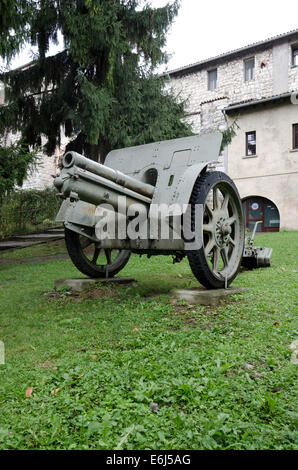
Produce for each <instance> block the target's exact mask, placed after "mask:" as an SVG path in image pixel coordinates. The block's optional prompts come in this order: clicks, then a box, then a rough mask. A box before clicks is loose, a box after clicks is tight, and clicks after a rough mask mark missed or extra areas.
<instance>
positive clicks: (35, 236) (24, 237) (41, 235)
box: [14, 233, 64, 240]
mask: <svg viewBox="0 0 298 470" xmlns="http://www.w3.org/2000/svg"><path fill="white" fill-rule="evenodd" d="M63 237H64V234H60V233H54V234H52V233H32V234H31V235H16V236H15V237H14V238H15V239H17V240H52V239H56V238H63Z"/></svg>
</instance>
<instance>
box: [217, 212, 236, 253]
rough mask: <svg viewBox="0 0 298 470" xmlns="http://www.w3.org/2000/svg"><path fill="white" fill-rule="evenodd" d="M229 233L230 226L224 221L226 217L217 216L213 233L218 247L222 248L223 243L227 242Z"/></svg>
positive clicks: (230, 231) (230, 230)
mask: <svg viewBox="0 0 298 470" xmlns="http://www.w3.org/2000/svg"><path fill="white" fill-rule="evenodd" d="M231 233H232V229H231V226H230V225H229V224H228V223H227V222H226V219H225V218H224V217H219V219H218V220H217V222H216V224H215V233H214V237H215V240H216V244H217V246H218V247H219V248H222V247H223V246H224V245H227V244H228V242H229V239H230V234H231Z"/></svg>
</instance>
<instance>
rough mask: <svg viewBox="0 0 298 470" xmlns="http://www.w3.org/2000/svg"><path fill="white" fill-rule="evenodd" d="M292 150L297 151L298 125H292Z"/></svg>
mask: <svg viewBox="0 0 298 470" xmlns="http://www.w3.org/2000/svg"><path fill="white" fill-rule="evenodd" d="M293 149H298V124H293Z"/></svg>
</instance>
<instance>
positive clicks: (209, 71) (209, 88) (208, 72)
mask: <svg viewBox="0 0 298 470" xmlns="http://www.w3.org/2000/svg"><path fill="white" fill-rule="evenodd" d="M214 72H215V73H216V77H215V87H214V88H211V87H210V84H211V83H212V82H211V80H210V74H211V73H214ZM217 79H218V72H217V68H215V69H210V70H208V71H207V80H208V91H214V90H216V89H217Z"/></svg>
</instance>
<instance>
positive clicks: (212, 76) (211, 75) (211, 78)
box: [208, 69, 217, 90]
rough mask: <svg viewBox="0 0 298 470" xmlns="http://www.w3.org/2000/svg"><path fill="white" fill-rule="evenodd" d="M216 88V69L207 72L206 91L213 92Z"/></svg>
mask: <svg viewBox="0 0 298 470" xmlns="http://www.w3.org/2000/svg"><path fill="white" fill-rule="evenodd" d="M216 87H217V69H214V70H210V71H209V72H208V90H215V89H216Z"/></svg>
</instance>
